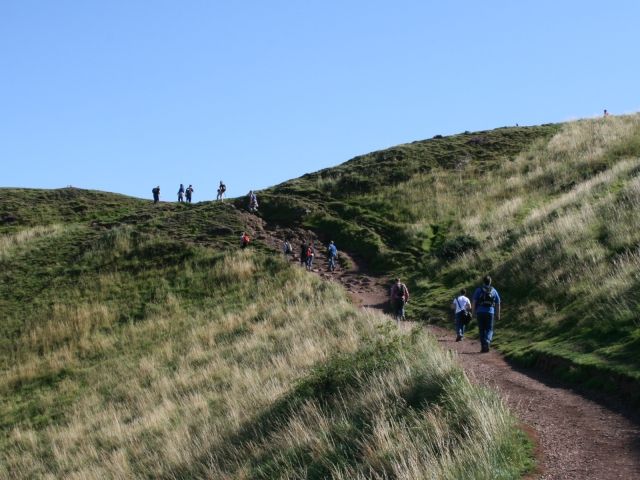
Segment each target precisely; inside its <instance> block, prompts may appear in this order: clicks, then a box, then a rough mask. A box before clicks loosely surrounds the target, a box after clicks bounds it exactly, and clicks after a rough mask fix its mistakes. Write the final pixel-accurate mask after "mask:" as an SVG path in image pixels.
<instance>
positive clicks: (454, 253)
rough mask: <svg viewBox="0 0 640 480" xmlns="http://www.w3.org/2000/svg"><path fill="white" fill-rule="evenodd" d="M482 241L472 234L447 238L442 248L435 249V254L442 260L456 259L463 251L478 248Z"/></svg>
mask: <svg viewBox="0 0 640 480" xmlns="http://www.w3.org/2000/svg"><path fill="white" fill-rule="evenodd" d="M479 246H480V242H479V241H478V240H477V239H476V238H474V237H472V236H470V235H458V236H457V237H455V238H452V239H450V240H446V241H445V242H444V243H443V244H442V246H441V247H440V248H438V249H437V250H436V251H435V255H436V256H437V257H438V258H440V259H442V260H454V259H455V258H457V257H459V256H460V255H462V254H463V253H465V252H467V251H469V250H473V249H475V248H478V247H479Z"/></svg>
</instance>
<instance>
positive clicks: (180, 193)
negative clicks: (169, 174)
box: [178, 183, 184, 202]
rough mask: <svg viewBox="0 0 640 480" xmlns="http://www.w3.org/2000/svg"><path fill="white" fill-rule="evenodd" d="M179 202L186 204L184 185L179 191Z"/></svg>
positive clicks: (181, 185)
mask: <svg viewBox="0 0 640 480" xmlns="http://www.w3.org/2000/svg"><path fill="white" fill-rule="evenodd" d="M178 202H184V185H183V184H182V183H181V184H180V188H179V189H178Z"/></svg>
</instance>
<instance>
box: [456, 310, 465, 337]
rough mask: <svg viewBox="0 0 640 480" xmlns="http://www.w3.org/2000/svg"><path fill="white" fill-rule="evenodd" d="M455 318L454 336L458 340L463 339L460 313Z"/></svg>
mask: <svg viewBox="0 0 640 480" xmlns="http://www.w3.org/2000/svg"><path fill="white" fill-rule="evenodd" d="M455 317H456V336H457V337H458V338H462V337H464V322H463V321H462V312H458V313H456V315H455Z"/></svg>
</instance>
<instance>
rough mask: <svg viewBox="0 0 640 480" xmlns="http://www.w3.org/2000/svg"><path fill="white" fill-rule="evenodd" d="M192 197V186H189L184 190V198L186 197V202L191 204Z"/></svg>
mask: <svg viewBox="0 0 640 480" xmlns="http://www.w3.org/2000/svg"><path fill="white" fill-rule="evenodd" d="M192 195H193V185H189V186H188V187H187V189H186V190H185V196H186V197H187V202H189V203H191V196H192Z"/></svg>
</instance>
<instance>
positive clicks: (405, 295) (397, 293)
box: [389, 278, 409, 322]
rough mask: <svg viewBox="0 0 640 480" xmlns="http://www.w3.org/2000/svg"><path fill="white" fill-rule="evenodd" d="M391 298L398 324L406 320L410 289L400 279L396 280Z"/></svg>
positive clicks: (392, 287)
mask: <svg viewBox="0 0 640 480" xmlns="http://www.w3.org/2000/svg"><path fill="white" fill-rule="evenodd" d="M389 297H390V303H391V308H392V310H393V315H394V317H395V319H396V322H400V320H404V306H405V305H406V304H407V302H408V301H409V289H407V286H406V285H405V284H404V283H402V282H401V281H400V279H399V278H396V281H395V283H394V284H393V285H392V286H391V292H390V294H389Z"/></svg>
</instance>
